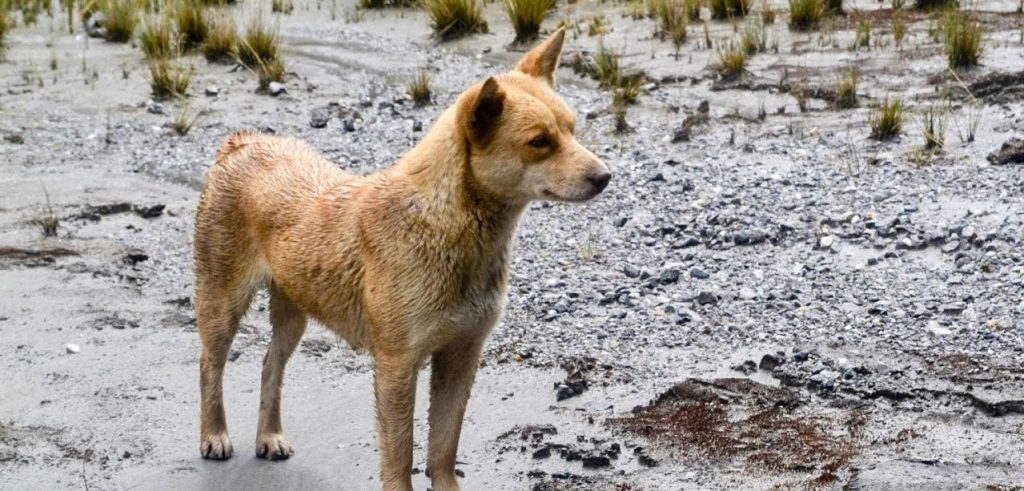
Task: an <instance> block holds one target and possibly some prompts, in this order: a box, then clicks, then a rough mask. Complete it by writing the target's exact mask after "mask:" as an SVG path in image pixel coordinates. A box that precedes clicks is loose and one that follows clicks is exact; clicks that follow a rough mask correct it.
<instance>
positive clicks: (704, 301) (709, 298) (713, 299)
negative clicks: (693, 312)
mask: <svg viewBox="0 0 1024 491" xmlns="http://www.w3.org/2000/svg"><path fill="white" fill-rule="evenodd" d="M696 300H697V304H698V305H714V304H716V303H718V295H715V294H714V293H711V292H708V291H703V292H700V293H699V294H697V299H696Z"/></svg>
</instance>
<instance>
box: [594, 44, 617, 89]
mask: <svg viewBox="0 0 1024 491" xmlns="http://www.w3.org/2000/svg"><path fill="white" fill-rule="evenodd" d="M596 62H597V63H596V64H595V65H596V69H597V70H596V72H597V80H598V82H600V84H601V87H615V86H617V85H618V84H619V82H620V81H621V80H622V67H621V66H620V65H619V55H618V54H616V53H613V52H611V51H609V50H607V49H605V47H604V45H602V46H601V48H600V49H599V50H598V51H597V59H596Z"/></svg>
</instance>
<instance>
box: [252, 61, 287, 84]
mask: <svg viewBox="0 0 1024 491" xmlns="http://www.w3.org/2000/svg"><path fill="white" fill-rule="evenodd" d="M256 61H257V66H256V77H257V78H258V79H259V90H260V91H261V92H262V91H265V90H267V89H269V88H270V82H283V81H284V74H285V69H284V62H282V61H281V59H280V58H274V59H272V60H256Z"/></svg>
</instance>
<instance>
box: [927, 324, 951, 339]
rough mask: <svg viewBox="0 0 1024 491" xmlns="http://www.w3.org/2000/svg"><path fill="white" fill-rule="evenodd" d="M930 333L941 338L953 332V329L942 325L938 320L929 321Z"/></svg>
mask: <svg viewBox="0 0 1024 491" xmlns="http://www.w3.org/2000/svg"><path fill="white" fill-rule="evenodd" d="M928 334H930V335H931V336H932V337H936V338H940V337H944V336H949V335H951V334H953V331H952V330H950V329H949V328H948V327H942V326H941V325H939V323H938V322H936V321H929V322H928Z"/></svg>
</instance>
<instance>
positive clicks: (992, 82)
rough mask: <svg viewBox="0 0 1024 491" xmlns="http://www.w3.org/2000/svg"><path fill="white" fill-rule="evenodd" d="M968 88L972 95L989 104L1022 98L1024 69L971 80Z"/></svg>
mask: <svg viewBox="0 0 1024 491" xmlns="http://www.w3.org/2000/svg"><path fill="white" fill-rule="evenodd" d="M968 89H969V90H970V91H971V94H973V95H974V97H976V98H978V99H981V100H983V101H985V102H987V103H989V104H1008V103H1011V102H1017V101H1021V100H1024V71H1021V72H1016V73H1003V72H1000V73H993V74H991V75H987V76H985V77H982V78H981V79H980V80H977V81H974V82H971V84H970V85H968Z"/></svg>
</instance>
